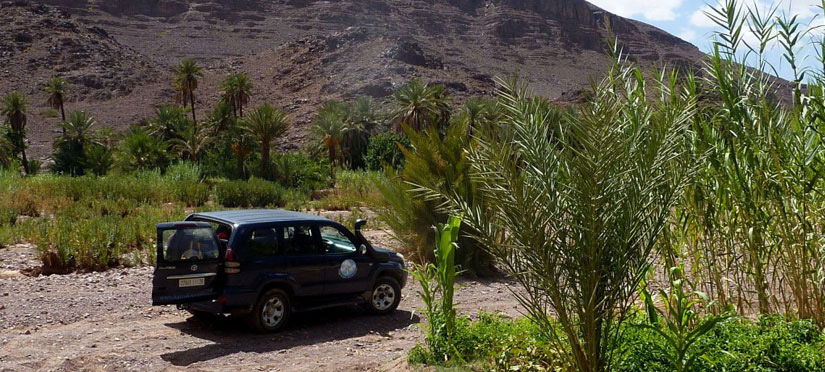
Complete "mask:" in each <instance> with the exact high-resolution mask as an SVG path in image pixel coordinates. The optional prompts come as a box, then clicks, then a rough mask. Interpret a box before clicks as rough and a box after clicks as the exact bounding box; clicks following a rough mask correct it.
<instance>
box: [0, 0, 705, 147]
mask: <svg viewBox="0 0 825 372" xmlns="http://www.w3.org/2000/svg"><path fill="white" fill-rule="evenodd" d="M42 2H43V3H47V4H49V5H53V6H57V7H59V8H60V9H63V10H65V11H67V12H69V13H71V14H72V18H71V20H72V22H75V23H77V24H78V25H79V26H78V27H79V28H80V29H84V30H87V31H88V32H90V33H91V32H93V31H94V30H105V33H106V34H108V35H111V42H112V43H117V44H116V45H117V46H118V49H119V50H121V49H122V50H124V52H123V57H122V58H123V60H124V61H149V63H148V64H145V65H141V64H140V62H135V63H137V64H136V65H135V67H134V68H132V69H129V71H133V72H134V73H135V74H145V75H141V76H144V77H145V78H142V79H137V80H126V81H125V82H124V87H128V88H129V89H128V90H124V91H122V92H121V91H120V90H115V92H116V93H112V94H111V95H112V97H109V98H107V97H106V94H102V95H96V94H97V93H96V92H94V91H92V92H91V93H90V94H89V95H86V96H83V98H79V100H80V101H79V102H77V106H80V107H86V108H88V109H89V110H90V111H92V112H93V113H94V114H95V115H97V116H98V117H99V118H100V119H101V121H102V122H103V123H105V125H112V126H116V127H119V128H122V127H124V126H126V125H128V124H129V123H130V122H134V121H137V120H140V119H141V118H142V117H145V116H146V115H147V114H148V113H150V112H151V110H152V106H153V105H154V104H159V103H163V102H171V97H172V91H171V90H170V89H169V86H168V81H169V80H170V79H171V74H170V70H171V67H172V66H173V65H174V64H175V63H176V62H177V61H179V60H180V59H181V58H183V57H193V58H196V59H197V60H199V61H200V62H201V63H203V64H205V65H206V66H207V69H206V76H205V78H204V81H203V83H202V84H201V85H200V88H199V92H198V97H199V99H198V101H199V105H200V107H201V109H202V110H204V111H205V110H206V109H207V108H209V106H211V104H212V103H213V102H214V101H215V100H216V99H217V92H216V90H217V86H218V83H219V82H220V79H221V78H222V77H223V76H224V75H225V74H226V73H228V72H231V71H237V70H242V71H246V72H248V73H249V74H250V75H251V76H252V78H253V82H254V83H255V88H254V90H253V93H254V94H253V100H252V101H253V102H252V104H253V105H257V104H259V103H260V102H263V101H267V102H272V103H275V104H278V105H280V106H282V107H284V108H286V109H287V110H288V111H289V112H290V114H291V118H292V120H293V122H295V126H294V128H293V130H292V131H291V133H290V135H289V137H290V141H286V142H285V143H283V144H281V147H295V146H299V145H300V144H302V143H303V142H304V140H305V135H306V132H307V131H306V128H307V126H308V125H309V122H310V120H311V116H312V112H313V111H314V110H315V109H316V108H317V107H318V106H319V105H320V104H321V103H323V102H324V101H326V100H328V99H333V98H351V97H355V96H357V95H370V96H373V97H375V98H376V99H377V100H379V101H380V100H382V99H384V98H385V97H386V96H387V95H388V94H389V93H390V92H391V91H392V89H393V88H394V87H396V86H398V85H399V84H402V83H404V82H406V81H408V80H410V79H412V78H419V79H421V80H424V81H431V82H439V83H442V84H444V85H446V86H447V87H448V88H449V91H450V94H451V95H453V96H454V97H455V98H456V99H457V100H461V99H462V98H463V97H466V96H468V95H476V94H491V93H492V92H493V90H494V88H495V84H494V82H493V78H494V77H495V76H506V75H509V74H512V73H514V72H516V71H518V74H519V75H520V76H521V77H522V78H524V79H526V80H527V81H528V82H530V83H531V85H532V87H533V88H534V89H535V90H536V91H537V93H540V94H543V95H546V96H548V97H550V98H551V99H555V100H561V101H569V100H572V99H575V98H576V97H577V96H578V92H580V90H581V89H582V87H583V86H585V85H586V84H587V83H588V82H589V80H590V79H591V78H598V77H599V76H601V75H602V74H603V73H604V71H605V70H606V67H607V65H608V61H607V58H606V57H605V55H604V53H603V52H602V50H603V40H604V39H605V37H606V30H605V29H606V27H605V20H606V19H607V20H609V22H610V24H611V26H612V27H613V29H614V31H615V34H616V36H617V37H618V39H619V40H620V42H621V44H622V46H623V49H624V51H625V52H627V53H628V54H629V55H630V57H631V58H632V59H635V60H638V61H640V62H641V63H642V64H644V65H646V66H654V65H665V64H667V65H692V64H695V63H696V62H697V61H698V60H699V59H700V58H701V57H702V53H701V52H700V51H699V50H698V49H696V48H695V47H693V46H692V45H690V44H688V43H686V42H684V41H682V40H680V39H678V38H676V37H673V36H671V35H669V34H667V33H665V32H663V31H661V30H658V29H656V28H654V27H651V26H649V25H645V24H642V23H639V22H635V21H632V20H627V19H624V18H621V17H617V16H615V15H611V14H609V13H606V12H604V11H603V10H601V9H599V8H597V7H595V6H593V5H590V4H589V3H587V2H585V1H583V0H558V1H545V0H398V1H384V0H360V1H356V0H341V1H321V0H279V1H262V0H244V1H230V0H211V1H208V0H110V1H96V2H90V1H88V0H44V1H42ZM16 3H22V2H21V1H17V2H16ZM4 4H8V3H4ZM90 4H91V5H90ZM33 6H35V7H36V6H37V5H33ZM30 7H32V6H30ZM17 8H25V7H17ZM9 9H11V10H9ZM14 9H15V7H11V8H9V7H8V5H3V10H2V11H3V12H14V11H15V10H14ZM18 11H19V10H18ZM20 17H23V16H22V15H21V16H20ZM15 19H17V18H15ZM6 27H9V26H0V28H2V29H3V31H6ZM4 34H5V32H4ZM90 38H91V36H90ZM90 40H94V39H93V38H92V39H90ZM113 45H115V44H113ZM32 48H34V49H48V46H47V45H39V46H33V47H32ZM126 51H128V52H129V53H127V52H126ZM132 51H133V52H134V54H130V53H131V52H132ZM24 63H25V61H20V60H19V59H17V58H16V57H15V59H14V61H13V62H11V64H12V65H17V66H21V64H24ZM124 63H132V62H124ZM23 69H29V67H24V68H23ZM45 70H47V71H46V72H48V73H54V72H53V71H51V70H49V69H45ZM58 73H70V71H66V72H58ZM40 75H41V74H40V73H38V74H36V76H40ZM42 75H45V73H43V74H42ZM7 76H8V75H0V86H2V87H4V88H5V87H7V86H9V85H11V86H14V87H16V89H22V88H19V86H20V85H21V84H22V85H23V88H28V91H33V89H32V88H31V86H33V85H34V84H35V82H31V83H28V84H29V85H26V84H27V83H26V82H25V80H26V79H18V80H20V81H18V80H15V81H16V82H15V83H13V84H9V80H7V79H8V78H7ZM107 89H108V90H111V88H105V89H104V88H101V89H98V90H107ZM23 90H24V91H26V89H23ZM118 97H128V99H129V102H134V104H131V105H123V101H119V98H118ZM44 100H45V98H43V97H38V98H36V99H33V101H37V103H38V104H40V101H44ZM72 108H74V107H73V105H72V104H70V105H69V109H72ZM201 109H199V110H201ZM32 111H37V110H32ZM38 119H39V118H38ZM32 125H33V127H37V130H35V132H37V133H38V136H39V135H40V134H42V133H43V132H44V131H43V130H42V128H41V127H44V125H43V124H42V120H33V124H32ZM38 141H40V142H37V143H38V146H33V147H39V148H40V150H35V151H36V152H37V153H38V154H44V153H46V150H48V146H45V147H44V146H42V144H46V143H47V142H48V140H40V139H39V137H38Z"/></svg>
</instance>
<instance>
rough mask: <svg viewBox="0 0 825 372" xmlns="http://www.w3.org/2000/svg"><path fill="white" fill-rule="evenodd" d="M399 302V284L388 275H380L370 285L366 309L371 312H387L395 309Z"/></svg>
mask: <svg viewBox="0 0 825 372" xmlns="http://www.w3.org/2000/svg"><path fill="white" fill-rule="evenodd" d="M400 302H401V286H400V285H398V281H396V280H395V279H393V278H390V277H386V276H384V277H380V278H378V280H376V281H375V284H374V285H373V286H372V293H371V294H370V299H369V302H367V310H369V311H370V312H371V313H373V314H387V313H390V312H392V311H393V310H395V308H397V307H398V304H399V303H400Z"/></svg>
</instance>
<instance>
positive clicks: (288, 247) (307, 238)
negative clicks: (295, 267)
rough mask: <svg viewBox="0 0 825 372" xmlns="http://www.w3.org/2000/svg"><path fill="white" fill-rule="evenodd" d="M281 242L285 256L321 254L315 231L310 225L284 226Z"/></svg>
mask: <svg viewBox="0 0 825 372" xmlns="http://www.w3.org/2000/svg"><path fill="white" fill-rule="evenodd" d="M282 242H283V252H284V254H286V255H291V256H301V255H309V254H318V253H321V252H322V249H321V247H320V240H319V239H318V236H317V230H315V229H313V227H312V226H310V225H303V226H284V227H283V235H282Z"/></svg>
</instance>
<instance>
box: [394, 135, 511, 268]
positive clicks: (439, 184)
mask: <svg viewBox="0 0 825 372" xmlns="http://www.w3.org/2000/svg"><path fill="white" fill-rule="evenodd" d="M466 133H467V126H466V123H461V122H453V123H451V124H450V125H449V126H448V127H447V128H446V133H445V135H444V136H442V135H441V134H439V132H438V131H437V130H436V129H435V128H430V129H425V130H423V131H421V132H416V131H414V130H412V129H410V128H407V136H408V137H409V139H410V143H411V148H410V149H402V152H403V153H404V157H405V158H406V163H405V165H404V170H403V171H402V172H401V173H400V174H398V175H397V176H392V177H391V179H390V180H389V181H388V182H386V183H383V184H381V185H380V186H379V188H380V190H381V194H382V195H383V205H382V206H381V207H382V208H381V209H380V218H381V220H382V221H384V222H385V223H386V224H387V225H388V226H389V227H390V228H391V229H392V232H393V235H394V237H395V238H396V239H398V240H399V241H401V242H402V243H404V246H405V248H406V249H409V250H411V252H408V253H409V254H408V256H410V257H411V258H413V259H414V260H416V261H418V262H428V261H431V260H432V258H433V257H432V252H431V251H430V250H429V249H427V248H426V247H427V246H428V243H427V242H429V241H431V240H432V231H429V229H427V228H426V226H433V225H435V224H436V223H438V221H443V220H445V219H446V218H447V217H448V216H449V215H450V213H449V212H446V211H443V210H442V209H441V208H439V207H440V206H442V205H444V204H445V203H447V202H448V200H449V198H452V197H455V196H456V195H460V196H461V197H462V198H465V199H466V200H474V201H477V202H479V203H481V202H482V201H481V199H480V194H479V192H478V189H477V188H476V187H475V185H474V184H473V182H472V179H471V177H470V163H469V162H468V159H467V151H468V150H469V149H470V148H471V147H472V146H474V142H473V140H472V139H470V138H468V137H467V135H466ZM412 185H417V186H412ZM425 189H431V190H438V192H439V193H441V194H443V195H444V196H437V197H423V196H421V195H420V194H421V192H420V190H425ZM414 192H415V193H414ZM473 234H474V230H473V229H467V235H473ZM459 245H460V246H461V247H462V250H461V251H460V252H458V256H457V257H456V260H457V261H458V262H459V264H460V265H461V267H462V268H463V269H465V270H467V271H469V272H470V273H473V274H477V275H490V274H492V273H494V272H495V270H494V268H493V265H492V258H491V256H490V255H489V254H487V253H486V252H485V251H484V249H483V246H482V245H481V244H479V243H478V242H477V241H476V240H474V239H470V238H468V237H467V236H462V237H461V238H460V243H459Z"/></svg>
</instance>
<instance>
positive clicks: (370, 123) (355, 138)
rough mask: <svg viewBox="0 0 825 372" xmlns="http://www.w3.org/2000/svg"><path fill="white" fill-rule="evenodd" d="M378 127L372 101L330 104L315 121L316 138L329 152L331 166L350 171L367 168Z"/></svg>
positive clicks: (360, 98) (322, 108) (323, 108)
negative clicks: (368, 150)
mask: <svg viewBox="0 0 825 372" xmlns="http://www.w3.org/2000/svg"><path fill="white" fill-rule="evenodd" d="M377 127H378V119H377V114H376V112H375V108H374V107H373V103H372V100H371V99H369V98H367V97H359V98H358V99H357V100H356V101H355V102H353V103H351V104H347V103H345V102H338V101H329V102H326V103H325V104H324V105H323V106H321V109H320V110H318V115H316V116H315V119H314V120H313V127H312V132H311V133H312V136H313V137H314V139H315V140H316V142H317V143H318V144H319V145H320V146H321V147H323V149H324V150H325V151H326V152H327V158H328V159H329V161H330V163H332V164H333V165H338V166H342V167H343V166H346V167H349V168H350V169H356V168H362V167H364V155H365V154H366V152H367V146H368V144H369V141H370V136H372V135H373V133H374V132H375V131H376V129H377Z"/></svg>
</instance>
